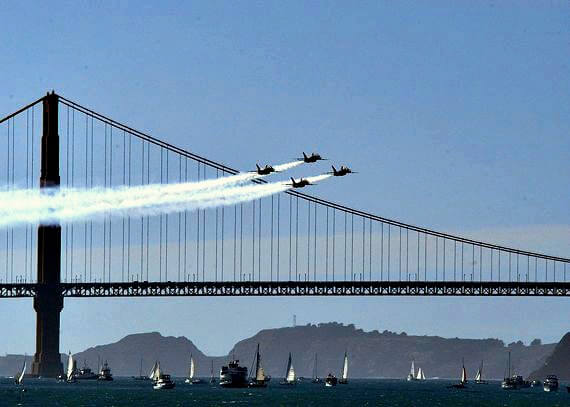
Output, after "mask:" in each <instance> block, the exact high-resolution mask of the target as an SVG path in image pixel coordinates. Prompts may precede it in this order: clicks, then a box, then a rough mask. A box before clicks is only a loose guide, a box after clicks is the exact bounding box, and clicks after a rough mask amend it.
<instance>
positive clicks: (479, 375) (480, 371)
mask: <svg viewBox="0 0 570 407" xmlns="http://www.w3.org/2000/svg"><path fill="white" fill-rule="evenodd" d="M475 383H476V384H487V381H486V380H483V361H481V365H480V366H479V369H478V370H477V374H476V375H475Z"/></svg>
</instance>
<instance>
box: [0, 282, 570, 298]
mask: <svg viewBox="0 0 570 407" xmlns="http://www.w3.org/2000/svg"><path fill="white" fill-rule="evenodd" d="M54 288H57V290H58V291H60V292H61V293H62V295H63V296H64V297H75V298H81V297H180V296H189V297H192V296H198V297H199V296H222V297H223V296H355V295H358V296H421V295H429V296H495V297H496V296H541V297H570V282H527V281H523V282H516V281H316V282H315V281H245V282H229V281H226V282H172V281H167V282H146V281H141V282H136V281H134V282H123V283H119V282H118V283H61V284H59V285H58V286H56V287H53V286H50V287H46V286H45V285H42V286H40V285H38V284H0V298H26V297H34V296H36V294H37V293H38V292H39V291H40V290H42V289H48V290H52V289H54ZM52 292H53V291H52Z"/></svg>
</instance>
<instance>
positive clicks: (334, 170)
mask: <svg viewBox="0 0 570 407" xmlns="http://www.w3.org/2000/svg"><path fill="white" fill-rule="evenodd" d="M331 167H332V169H333V173H335V172H336V168H335V167H334V165H331Z"/></svg>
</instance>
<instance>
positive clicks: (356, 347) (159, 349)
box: [0, 322, 568, 379]
mask: <svg viewBox="0 0 570 407" xmlns="http://www.w3.org/2000/svg"><path fill="white" fill-rule="evenodd" d="M567 336H568V335H567ZM258 343H259V344H260V348H261V354H262V363H263V366H264V368H265V370H266V372H268V373H269V374H271V375H272V376H274V377H282V376H283V375H284V373H285V372H284V371H285V364H286V359H287V355H288V353H289V352H291V353H292V355H293V365H294V367H295V370H296V371H297V373H298V375H300V376H305V377H310V376H311V375H312V371H313V363H314V362H313V361H314V355H315V353H318V361H319V365H318V374H319V376H321V377H322V376H325V375H326V374H327V373H328V372H334V373H336V374H338V373H339V371H340V368H341V364H342V358H343V355H344V352H345V350H346V351H347V352H348V354H349V361H350V363H349V372H350V377H393V378H403V377H405V376H406V374H407V373H408V371H409V369H410V363H411V361H412V359H414V360H415V363H416V367H421V368H422V369H423V370H424V371H425V374H426V376H427V377H440V378H450V377H453V378H456V377H458V376H459V371H460V366H461V359H462V358H465V365H466V368H467V373H468V375H469V377H473V376H474V374H475V370H476V369H477V367H478V366H479V364H480V362H481V360H483V361H484V376H485V377H486V378H496V379H499V378H502V377H503V375H504V372H505V367H506V361H507V351H508V350H510V351H511V360H512V366H513V369H512V370H513V371H514V372H516V373H518V374H521V375H523V376H528V375H529V373H530V372H531V371H534V370H536V369H537V368H539V367H540V366H542V365H543V364H544V363H545V361H546V360H547V357H548V356H549V355H550V354H551V353H552V351H553V350H554V347H555V346H556V345H555V344H548V345H542V344H539V343H534V344H533V345H532V346H525V345H524V344H522V342H517V343H512V344H509V345H508V346H505V344H504V342H503V341H501V340H498V339H459V338H455V339H446V338H441V337H438V336H412V335H406V334H405V333H401V334H396V333H394V332H389V331H384V332H382V333H380V332H378V331H371V332H365V331H363V330H362V329H357V328H355V326H354V325H343V324H339V323H334V322H333V323H323V324H319V325H306V326H297V327H290V328H277V329H264V330H262V331H260V332H258V333H257V334H256V335H254V336H253V337H251V338H247V339H244V340H242V341H240V342H238V343H237V344H236V345H235V346H234V347H233V349H232V350H231V351H230V352H229V354H228V356H222V357H208V356H206V355H204V354H203V353H202V352H201V351H200V350H199V349H198V348H197V347H196V346H195V345H194V344H193V343H192V342H191V341H190V340H188V339H187V338H185V337H178V338H175V337H172V336H167V337H165V336H162V335H161V334H159V333H158V332H151V333H139V334H133V335H128V336H126V337H124V338H123V339H121V340H119V341H118V342H115V343H111V344H107V345H100V346H96V347H93V348H89V349H86V350H85V351H83V352H80V353H77V354H75V355H74V357H75V358H76V359H77V364H78V366H79V367H81V366H82V365H83V364H84V363H87V364H88V365H89V366H90V367H91V368H92V369H93V370H95V369H97V364H98V361H99V360H100V361H101V362H103V361H105V360H107V361H108V362H109V365H110V367H111V369H112V372H113V374H114V375H116V376H133V375H138V374H139V366H140V361H141V358H143V374H148V371H149V370H150V368H151V366H152V364H153V363H154V361H155V360H160V362H161V365H162V367H163V368H164V370H165V371H166V372H168V373H170V374H173V375H175V376H185V375H186V374H187V372H188V364H189V358H190V353H192V354H193V355H194V358H195V360H196V363H197V372H198V375H199V376H203V377H207V376H209V375H210V366H211V363H212V362H213V364H214V372H215V373H216V374H217V372H219V369H220V367H221V365H222V364H225V363H227V361H228V359H229V358H230V355H235V357H236V358H238V359H240V361H241V363H242V364H243V365H245V366H247V367H248V368H249V367H250V366H251V364H252V359H253V356H254V352H255V348H256V346H257V344H258ZM65 360H66V359H65V358H64V365H65V363H66V361H65ZM22 361H23V356H18V355H10V356H7V357H0V374H1V375H12V374H14V373H15V372H16V371H17V370H18V369H19V368H20V366H21V364H22ZM28 366H31V363H30V362H28ZM566 366H568V365H567V364H566ZM28 370H29V368H28Z"/></svg>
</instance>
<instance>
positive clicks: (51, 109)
mask: <svg viewBox="0 0 570 407" xmlns="http://www.w3.org/2000/svg"><path fill="white" fill-rule="evenodd" d="M58 103H59V101H58V96H57V95H56V94H55V92H53V91H52V92H51V93H48V94H47V95H46V96H45V97H44V99H43V134H42V143H41V174H40V188H48V187H54V186H59V135H58ZM60 271H61V226H59V225H40V226H39V227H38V282H37V284H38V287H37V292H36V296H35V298H34V309H35V310H36V354H35V356H34V363H33V365H32V374H34V375H37V376H42V377H57V376H58V375H60V374H62V373H63V366H62V364H61V358H60V354H59V317H60V313H61V310H62V309H63V296H62V295H61V290H60V287H59V283H60V274H61V273H60Z"/></svg>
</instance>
